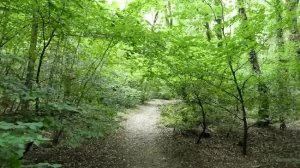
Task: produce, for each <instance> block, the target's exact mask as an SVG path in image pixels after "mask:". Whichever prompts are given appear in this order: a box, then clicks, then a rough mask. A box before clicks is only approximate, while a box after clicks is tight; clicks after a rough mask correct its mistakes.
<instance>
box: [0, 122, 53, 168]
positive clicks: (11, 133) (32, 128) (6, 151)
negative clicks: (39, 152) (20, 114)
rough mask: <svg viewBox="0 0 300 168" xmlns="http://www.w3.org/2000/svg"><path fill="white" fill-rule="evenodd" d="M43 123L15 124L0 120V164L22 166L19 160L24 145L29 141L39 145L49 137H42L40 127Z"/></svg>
mask: <svg viewBox="0 0 300 168" xmlns="http://www.w3.org/2000/svg"><path fill="white" fill-rule="evenodd" d="M42 127H43V123H40V122H39V123H22V122H17V124H12V123H7V122H0V130H1V133H0V137H1V138H0V148H1V151H0V164H1V165H2V166H4V167H11V168H18V167H22V163H21V161H20V160H19V158H21V157H22V156H23V153H24V151H25V147H26V145H27V144H28V143H29V142H34V144H35V145H39V144H40V143H41V142H45V141H48V140H49V139H46V138H43V136H42V135H41V132H40V129H41V128H42Z"/></svg>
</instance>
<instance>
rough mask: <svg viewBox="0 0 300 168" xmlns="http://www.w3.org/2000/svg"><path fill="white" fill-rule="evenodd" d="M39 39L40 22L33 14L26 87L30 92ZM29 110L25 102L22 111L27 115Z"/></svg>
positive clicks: (25, 101) (27, 102)
mask: <svg viewBox="0 0 300 168" xmlns="http://www.w3.org/2000/svg"><path fill="white" fill-rule="evenodd" d="M37 38H38V20H37V17H36V13H33V16H32V23H31V39H30V47H29V57H28V64H27V70H26V72H27V74H26V81H25V86H26V87H27V90H28V91H29V92H30V91H31V90H32V86H33V76H34V64H35V61H36V54H37V53H36V50H37ZM28 110H29V101H28V100H24V101H23V102H22V111H23V113H27V112H28Z"/></svg>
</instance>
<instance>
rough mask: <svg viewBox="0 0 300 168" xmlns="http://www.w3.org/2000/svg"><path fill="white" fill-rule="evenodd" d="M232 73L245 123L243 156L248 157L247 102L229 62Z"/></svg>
mask: <svg viewBox="0 0 300 168" xmlns="http://www.w3.org/2000/svg"><path fill="white" fill-rule="evenodd" d="M229 67H230V71H231V74H232V77H233V81H234V85H235V87H236V90H237V93H238V98H239V99H238V101H239V102H240V105H241V110H242V115H243V116H242V121H243V129H244V135H243V154H244V155H247V145H248V123H247V112H246V108H245V101H244V96H243V92H242V89H241V87H240V86H239V84H238V80H237V77H236V71H235V70H234V69H233V66H232V62H231V61H230V62H229Z"/></svg>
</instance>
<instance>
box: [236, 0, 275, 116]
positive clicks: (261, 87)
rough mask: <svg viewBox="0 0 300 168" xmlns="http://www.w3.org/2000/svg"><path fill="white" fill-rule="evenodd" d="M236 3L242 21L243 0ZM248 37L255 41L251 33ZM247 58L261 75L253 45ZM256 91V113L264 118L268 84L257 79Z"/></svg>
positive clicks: (245, 17) (266, 112) (245, 15)
mask: <svg viewBox="0 0 300 168" xmlns="http://www.w3.org/2000/svg"><path fill="white" fill-rule="evenodd" d="M238 3H239V5H240V6H239V10H238V11H239V14H240V16H241V17H242V19H243V21H247V20H248V17H247V13H246V9H245V8H244V6H243V0H239V1H238ZM248 38H250V39H251V40H252V41H255V38H254V37H253V35H249V37H248ZM249 59H250V63H251V65H252V70H253V72H254V73H256V74H258V75H261V73H262V71H261V69H260V66H259V63H258V57H257V52H256V51H255V49H254V47H251V48H250V52H249ZM258 92H259V97H260V98H259V100H260V103H259V109H258V115H259V117H260V118H261V119H265V118H268V117H269V97H268V93H269V89H268V86H267V85H266V84H265V83H263V82H262V81H259V83H258Z"/></svg>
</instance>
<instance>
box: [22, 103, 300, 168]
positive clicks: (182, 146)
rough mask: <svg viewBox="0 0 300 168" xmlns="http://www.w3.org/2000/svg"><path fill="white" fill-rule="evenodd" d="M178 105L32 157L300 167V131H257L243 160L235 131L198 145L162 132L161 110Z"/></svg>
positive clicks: (89, 162)
mask: <svg viewBox="0 0 300 168" xmlns="http://www.w3.org/2000/svg"><path fill="white" fill-rule="evenodd" d="M174 102H175V101H167V100H153V101H151V102H148V103H147V104H145V105H143V106H140V107H139V108H137V109H135V110H134V112H133V113H132V115H131V116H130V117H129V118H128V120H126V121H125V122H124V123H122V126H123V128H122V129H119V130H117V131H116V132H115V133H114V134H112V135H110V136H108V137H106V138H104V139H100V140H96V139H95V140H90V141H88V142H86V143H85V144H83V145H82V146H80V147H78V148H75V149H71V148H61V149H55V150H53V149H47V148H43V147H35V148H34V149H33V151H31V152H30V153H29V155H28V156H27V157H26V159H27V160H30V161H31V162H33V163H34V162H35V163H39V162H49V163H59V164H62V165H63V167H72V168H73V167H74V168H75V167H76V168H81V167H84V168H98V167H99V168H106V167H112V168H113V167H114V168H153V167H156V168H187V167H192V168H199V167H201V168H202V167H203V168H213V167H216V168H243V167H245V168H270V167H275V168H277V167H278V168H290V167H291V168H293V167H299V165H297V164H295V163H294V162H283V160H284V159H292V158H296V159H299V160H300V133H299V131H297V130H295V129H293V130H286V131H284V132H283V131H280V130H278V129H275V128H251V130H250V133H249V136H250V140H249V154H248V155H247V156H242V155H241V150H242V148H241V147H239V146H238V145H237V143H238V142H239V140H240V139H241V135H242V133H239V132H235V133H232V134H231V136H230V137H229V138H226V137H225V135H222V134H212V137H211V138H207V139H202V142H201V143H200V144H199V145H197V144H196V143H195V142H196V139H197V138H196V137H191V136H190V137H187V136H183V135H180V134H174V133H173V132H172V129H167V128H158V127H157V124H156V123H157V121H158V119H159V115H160V112H159V106H160V105H163V104H167V103H174ZM280 161H281V162H280Z"/></svg>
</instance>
